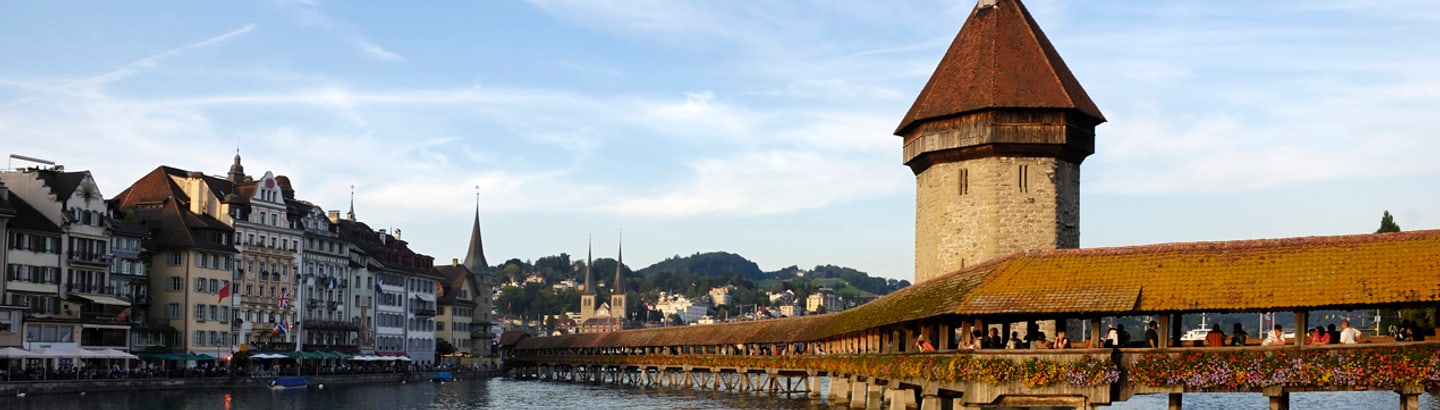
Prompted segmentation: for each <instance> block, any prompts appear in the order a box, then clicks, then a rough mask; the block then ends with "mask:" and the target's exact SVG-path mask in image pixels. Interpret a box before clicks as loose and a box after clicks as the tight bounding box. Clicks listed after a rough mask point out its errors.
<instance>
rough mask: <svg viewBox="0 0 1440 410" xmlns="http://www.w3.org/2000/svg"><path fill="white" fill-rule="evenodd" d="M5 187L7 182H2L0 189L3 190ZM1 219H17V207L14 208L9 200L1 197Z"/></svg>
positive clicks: (0, 182)
mask: <svg viewBox="0 0 1440 410" xmlns="http://www.w3.org/2000/svg"><path fill="white" fill-rule="evenodd" d="M3 187H5V182H3V181H0V188H3ZM7 197H8V195H7ZM0 217H4V218H13V217H15V206H14V205H11V204H10V200H9V199H6V198H5V197H0Z"/></svg>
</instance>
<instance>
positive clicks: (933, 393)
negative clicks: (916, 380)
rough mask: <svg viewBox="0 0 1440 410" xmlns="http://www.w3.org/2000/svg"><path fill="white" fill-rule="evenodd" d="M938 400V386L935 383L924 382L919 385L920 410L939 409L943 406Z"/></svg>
mask: <svg viewBox="0 0 1440 410" xmlns="http://www.w3.org/2000/svg"><path fill="white" fill-rule="evenodd" d="M940 400H941V399H940V387H939V386H936V385H935V383H925V385H924V386H922V387H920V410H940V409H941V408H943V407H945V403H944V402H941V401H940Z"/></svg>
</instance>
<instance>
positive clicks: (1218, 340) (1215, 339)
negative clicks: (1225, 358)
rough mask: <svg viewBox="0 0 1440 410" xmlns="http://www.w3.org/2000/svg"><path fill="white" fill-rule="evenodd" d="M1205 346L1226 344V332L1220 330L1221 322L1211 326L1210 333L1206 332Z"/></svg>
mask: <svg viewBox="0 0 1440 410" xmlns="http://www.w3.org/2000/svg"><path fill="white" fill-rule="evenodd" d="M1205 346H1207V347H1222V346H1225V332H1223V331H1221V330H1220V324H1219V323H1216V324H1215V326H1214V327H1211V328H1210V333H1206V334H1205Z"/></svg>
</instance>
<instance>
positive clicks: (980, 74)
mask: <svg viewBox="0 0 1440 410" xmlns="http://www.w3.org/2000/svg"><path fill="white" fill-rule="evenodd" d="M1102 122H1105V116H1104V115H1102V114H1101V113H1100V109H1099V108H1097V107H1096V106H1095V103H1094V102H1092V101H1090V97H1089V96H1088V95H1086V94H1085V90H1084V89H1083V88H1081V87H1080V82H1079V81H1077V80H1076V79H1075V76H1074V75H1073V74H1071V73H1070V70H1069V69H1068V68H1066V67H1065V62H1064V61H1062V60H1061V59H1060V54H1059V53H1056V52H1055V48H1054V47H1053V46H1052V45H1051V44H1050V40H1048V39H1046V38H1045V34H1044V33H1043V32H1041V31H1040V27H1039V26H1037V25H1036V24H1035V20H1034V19H1032V18H1031V17H1030V12H1029V11H1027V10H1026V9H1025V6H1024V5H1022V4H1021V3H1020V1H1018V0H981V1H980V2H979V4H977V5H976V6H975V9H974V10H973V11H971V12H970V17H969V18H968V19H967V20H966V21H965V25H964V26H963V27H961V29H960V34H958V35H956V36H955V41H954V42H953V43H951V44H950V49H949V50H948V51H946V53H945V57H944V58H943V59H941V60H940V65H939V66H938V67H936V68H935V73H934V74H932V75H931V77H930V81H929V82H927V83H926V84H925V88H924V89H922V90H921V91H920V96H919V97H916V98H915V104H914V105H913V106H911V107H910V111H909V112H908V113H906V114H905V119H904V120H902V121H900V126H899V127H898V128H897V129H896V130H895V135H898V136H900V137H903V138H904V162H905V165H908V166H909V167H910V169H911V170H912V171H914V172H915V282H916V283H919V282H924V281H926V280H929V279H931V278H934V277H937V276H940V275H943V274H946V273H949V272H954V271H956V270H959V269H962V268H964V267H966V266H969V265H974V264H977V263H982V262H985V261H987V260H990V259H991V258H995V257H999V256H1005V255H1008V254H1010V253H1013V252H1016V251H1021V250H1027V249H1051V248H1075V247H1079V246H1080V163H1081V161H1084V160H1085V157H1086V156H1089V155H1090V154H1091V153H1093V152H1094V151H1095V126H1096V125H1099V124H1100V123H1102Z"/></svg>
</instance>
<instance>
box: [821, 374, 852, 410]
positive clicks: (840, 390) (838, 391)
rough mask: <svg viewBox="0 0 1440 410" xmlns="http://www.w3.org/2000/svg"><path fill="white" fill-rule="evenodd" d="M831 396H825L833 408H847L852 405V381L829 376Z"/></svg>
mask: <svg viewBox="0 0 1440 410" xmlns="http://www.w3.org/2000/svg"><path fill="white" fill-rule="evenodd" d="M829 379H830V394H827V395H826V396H825V399H826V400H829V401H830V405H831V406H840V407H845V406H846V405H849V404H850V379H849V378H845V377H835V375H834V374H831V375H830V376H829Z"/></svg>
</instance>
